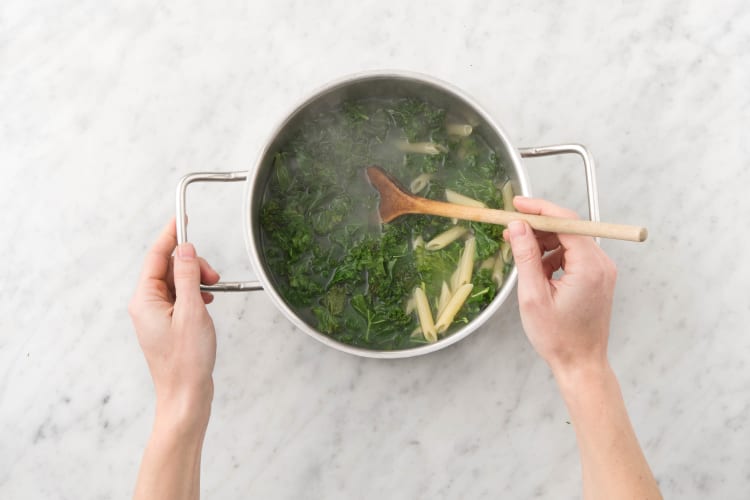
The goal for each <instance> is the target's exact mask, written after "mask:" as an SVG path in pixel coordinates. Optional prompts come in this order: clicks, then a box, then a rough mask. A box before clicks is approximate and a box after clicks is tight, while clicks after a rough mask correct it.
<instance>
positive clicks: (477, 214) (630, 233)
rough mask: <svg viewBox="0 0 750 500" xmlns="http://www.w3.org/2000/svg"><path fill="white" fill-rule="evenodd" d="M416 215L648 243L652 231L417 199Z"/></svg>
mask: <svg viewBox="0 0 750 500" xmlns="http://www.w3.org/2000/svg"><path fill="white" fill-rule="evenodd" d="M415 201H416V203H415V206H414V210H410V212H412V213H421V214H431V215H440V216H443V217H454V218H457V219H463V220H472V221H476V222H488V223H490V224H502V225H505V226H507V225H508V224H509V223H510V222H511V221H514V220H524V221H526V222H528V224H529V225H530V226H531V227H532V228H534V229H536V230H538V231H548V232H551V233H564V234H578V235H582V236H595V237H596V236H598V237H600V238H611V239H616V240H627V241H638V242H639V241H645V240H646V237H647V236H648V231H647V230H646V228H645V227H640V226H630V225H626V224H611V223H609V222H593V221H588V220H578V219H564V218H561V217H549V216H547V215H531V214H524V213H521V212H508V211H505V210H496V209H492V208H479V207H469V206H464V205H456V204H453V203H446V202H442V201H437V200H428V199H425V198H420V199H417V200H415Z"/></svg>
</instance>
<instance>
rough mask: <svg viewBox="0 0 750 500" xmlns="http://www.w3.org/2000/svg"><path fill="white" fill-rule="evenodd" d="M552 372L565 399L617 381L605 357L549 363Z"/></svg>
mask: <svg viewBox="0 0 750 500" xmlns="http://www.w3.org/2000/svg"><path fill="white" fill-rule="evenodd" d="M550 367H551V369H552V374H553V375H554V377H555V380H556V381H557V385H558V387H559V388H560V392H561V393H562V395H563V398H564V399H565V400H566V401H569V400H570V399H571V398H575V397H578V396H582V395H585V394H586V393H589V392H591V391H596V390H598V389H601V388H606V387H608V386H610V385H611V384H612V381H614V382H615V383H617V379H616V378H615V374H614V372H613V371H612V367H611V366H610V364H609V361H608V360H607V358H606V357H604V358H597V359H590V360H586V361H583V362H578V363H565V364H556V365H552V364H550Z"/></svg>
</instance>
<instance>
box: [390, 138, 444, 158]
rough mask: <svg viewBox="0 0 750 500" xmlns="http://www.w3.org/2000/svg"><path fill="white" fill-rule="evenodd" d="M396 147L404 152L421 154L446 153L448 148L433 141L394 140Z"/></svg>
mask: <svg viewBox="0 0 750 500" xmlns="http://www.w3.org/2000/svg"><path fill="white" fill-rule="evenodd" d="M396 147H397V148H398V149H399V150H400V151H402V152H404V153H417V154H423V155H439V154H441V153H447V152H448V148H446V147H445V146H443V145H442V144H435V143H434V142H409V141H396Z"/></svg>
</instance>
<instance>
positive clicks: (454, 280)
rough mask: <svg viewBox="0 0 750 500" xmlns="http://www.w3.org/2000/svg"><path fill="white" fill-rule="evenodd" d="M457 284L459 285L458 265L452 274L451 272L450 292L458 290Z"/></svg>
mask: <svg viewBox="0 0 750 500" xmlns="http://www.w3.org/2000/svg"><path fill="white" fill-rule="evenodd" d="M458 286H459V285H458V267H456V269H455V271H453V274H451V282H450V287H451V293H453V292H455V291H456V290H458Z"/></svg>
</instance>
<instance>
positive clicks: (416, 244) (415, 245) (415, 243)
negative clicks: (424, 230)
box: [411, 234, 424, 250]
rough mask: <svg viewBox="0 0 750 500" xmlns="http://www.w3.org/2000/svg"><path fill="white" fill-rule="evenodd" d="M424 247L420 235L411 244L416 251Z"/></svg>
mask: <svg viewBox="0 0 750 500" xmlns="http://www.w3.org/2000/svg"><path fill="white" fill-rule="evenodd" d="M423 246H424V239H423V238H422V235H421V234H420V235H418V236H417V237H416V238H414V239H413V240H412V242H411V247H412V249H414V250H416V249H417V248H419V247H423Z"/></svg>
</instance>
